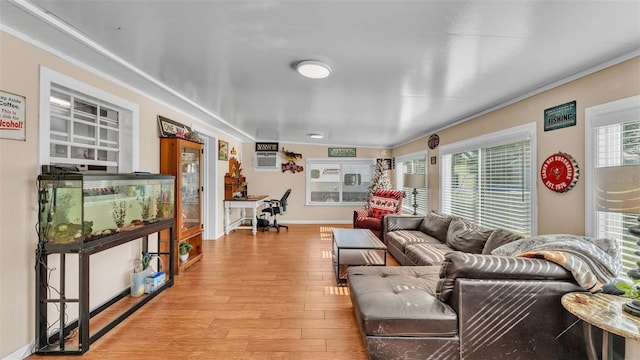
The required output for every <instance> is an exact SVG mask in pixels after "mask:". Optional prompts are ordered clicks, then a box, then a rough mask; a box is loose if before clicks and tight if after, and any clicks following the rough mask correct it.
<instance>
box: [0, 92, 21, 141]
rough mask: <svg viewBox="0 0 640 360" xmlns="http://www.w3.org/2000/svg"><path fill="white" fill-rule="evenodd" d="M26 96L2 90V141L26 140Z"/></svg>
mask: <svg viewBox="0 0 640 360" xmlns="http://www.w3.org/2000/svg"><path fill="white" fill-rule="evenodd" d="M26 105H27V104H26V99H25V97H24V96H20V95H16V94H12V93H8V92H5V91H2V90H0V139H11V140H20V141H25V140H26V134H25V128H26V124H25V121H26V120H25V107H26Z"/></svg>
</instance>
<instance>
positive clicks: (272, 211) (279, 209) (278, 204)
mask: <svg viewBox="0 0 640 360" xmlns="http://www.w3.org/2000/svg"><path fill="white" fill-rule="evenodd" d="M289 194H291V189H288V190H287V191H285V192H284V195H282V198H281V199H280V200H273V199H272V200H268V201H267V205H268V207H267V208H264V209H262V212H263V213H267V214H269V215H270V216H271V217H272V218H273V224H269V225H267V226H265V227H263V228H262V231H267V229H271V228H274V229H276V230H278V232H280V228H281V227H283V228H286V229H287V231H289V227H288V226H287V225H280V224H278V219H277V217H276V215H278V214H284V213H285V212H287V198H288V197H289Z"/></svg>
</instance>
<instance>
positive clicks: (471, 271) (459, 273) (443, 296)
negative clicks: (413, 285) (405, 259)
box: [437, 251, 572, 302]
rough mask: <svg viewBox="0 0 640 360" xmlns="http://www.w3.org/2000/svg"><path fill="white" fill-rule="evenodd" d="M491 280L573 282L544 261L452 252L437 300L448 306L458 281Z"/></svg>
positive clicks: (562, 270)
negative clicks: (459, 279) (464, 279)
mask: <svg viewBox="0 0 640 360" xmlns="http://www.w3.org/2000/svg"><path fill="white" fill-rule="evenodd" d="M458 278H466V279H478V280H480V279H491V280H504V279H507V280H571V279H572V276H571V273H570V272H569V271H568V270H567V269H565V268H563V267H562V266H560V265H558V264H555V263H552V262H550V261H547V260H543V259H530V258H516V257H511V256H495V255H480V254H467V253H463V252H460V251H452V252H450V253H448V254H447V255H445V259H444V262H443V263H442V266H441V267H440V281H439V282H438V289H437V296H438V298H439V299H440V300H442V301H444V302H447V301H448V300H449V296H450V295H451V293H452V291H453V287H454V285H455V282H456V279H458Z"/></svg>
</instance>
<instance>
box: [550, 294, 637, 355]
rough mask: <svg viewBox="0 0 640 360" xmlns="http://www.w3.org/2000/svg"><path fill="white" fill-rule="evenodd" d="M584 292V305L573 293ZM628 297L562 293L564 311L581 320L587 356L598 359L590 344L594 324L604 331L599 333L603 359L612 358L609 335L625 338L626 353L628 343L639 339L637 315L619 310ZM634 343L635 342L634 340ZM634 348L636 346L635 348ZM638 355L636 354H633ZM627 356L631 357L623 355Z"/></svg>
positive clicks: (592, 345)
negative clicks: (585, 300) (585, 299)
mask: <svg viewBox="0 0 640 360" xmlns="http://www.w3.org/2000/svg"><path fill="white" fill-rule="evenodd" d="M577 294H582V295H586V296H587V297H588V299H589V301H588V302H587V303H585V304H583V303H579V302H578V301H576V295H577ZM629 301H631V299H628V298H624V297H621V296H615V295H609V294H589V293H577V292H573V293H567V294H565V295H564V296H562V306H564V308H565V309H567V311H569V312H570V313H572V314H573V315H575V316H576V317H577V318H579V319H580V320H582V321H584V323H583V324H584V334H585V340H586V341H587V354H588V355H589V359H590V360H591V359H598V355H597V352H596V348H595V345H594V344H593V337H592V328H593V326H595V327H598V328H600V329H602V330H603V333H602V360H607V359H610V358H612V356H613V350H612V347H611V341H612V338H613V335H612V334H616V335H619V336H622V337H624V338H625V339H626V340H625V344H626V348H627V350H626V351H625V352H629V350H630V346H629V344H630V343H634V342H636V341H640V317H637V316H633V315H631V314H629V313H627V312H625V311H623V310H622V305H623V304H625V303H627V302H629ZM636 344H637V343H636ZM635 350H636V351H637V346H636V349H635ZM636 355H637V354H636ZM626 358H627V359H632V358H634V357H632V356H630V354H626Z"/></svg>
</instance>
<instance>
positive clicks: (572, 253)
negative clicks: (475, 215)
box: [492, 234, 622, 292]
mask: <svg viewBox="0 0 640 360" xmlns="http://www.w3.org/2000/svg"><path fill="white" fill-rule="evenodd" d="M492 254H493V255H508V256H518V257H534V258H542V259H546V260H549V261H552V262H554V263H556V264H558V265H560V266H562V267H564V268H565V269H567V270H569V271H570V272H571V274H572V275H573V277H574V278H575V279H576V282H577V283H578V285H580V286H582V287H583V288H584V289H585V290H587V291H590V292H597V291H600V290H601V289H602V287H603V286H604V285H606V284H609V283H611V282H612V281H613V280H614V279H615V278H616V277H617V276H618V274H619V273H620V270H621V267H622V262H621V259H620V244H619V243H618V241H616V240H612V239H595V238H590V237H586V236H576V235H566V234H559V235H541V236H534V237H530V238H525V239H522V240H518V241H514V242H511V243H509V244H506V245H503V246H501V247H499V248H497V249H495V250H494V251H493V252H492Z"/></svg>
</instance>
